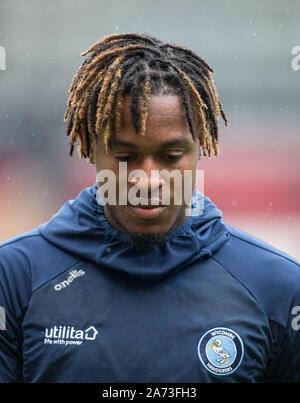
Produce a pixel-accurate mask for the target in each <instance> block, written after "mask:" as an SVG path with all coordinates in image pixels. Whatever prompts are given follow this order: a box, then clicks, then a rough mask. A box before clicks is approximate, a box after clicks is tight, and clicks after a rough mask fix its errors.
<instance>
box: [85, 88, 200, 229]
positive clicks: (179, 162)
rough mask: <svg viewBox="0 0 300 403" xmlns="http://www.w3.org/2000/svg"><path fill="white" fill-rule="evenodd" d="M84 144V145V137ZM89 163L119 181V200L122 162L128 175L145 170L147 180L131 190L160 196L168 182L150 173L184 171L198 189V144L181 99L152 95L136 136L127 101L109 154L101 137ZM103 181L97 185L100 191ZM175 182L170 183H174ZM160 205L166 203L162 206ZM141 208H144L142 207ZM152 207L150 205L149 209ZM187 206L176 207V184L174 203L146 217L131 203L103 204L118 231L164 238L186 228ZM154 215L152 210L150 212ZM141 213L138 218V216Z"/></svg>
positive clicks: (174, 96)
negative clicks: (190, 174) (144, 124)
mask: <svg viewBox="0 0 300 403" xmlns="http://www.w3.org/2000/svg"><path fill="white" fill-rule="evenodd" d="M80 137H81V141H83V140H84V139H83V136H80ZM91 149H92V153H91V160H92V161H93V162H94V163H95V165H96V171H97V173H98V172H99V171H100V170H103V169H110V170H111V171H113V172H114V174H115V176H116V178H117V183H116V184H117V199H118V188H119V181H118V178H119V162H120V161H123V162H124V161H125V162H127V172H128V175H129V174H130V172H132V171H133V170H137V169H141V170H143V171H144V172H145V173H146V175H147V177H148V181H145V180H143V179H142V178H141V179H140V182H139V179H137V180H134V179H133V180H132V181H131V182H130V183H128V189H127V190H128V192H129V191H130V188H131V187H132V186H134V185H135V184H136V183H137V182H138V183H139V185H140V186H141V188H142V189H143V191H144V192H146V193H147V194H148V195H149V199H150V190H151V186H152V189H156V190H157V191H158V193H159V192H160V191H161V187H162V185H163V183H164V179H162V178H160V177H157V176H155V177H152V178H151V171H152V170H159V171H160V170H163V169H165V170H167V171H169V172H170V171H173V170H179V171H180V172H181V173H182V178H183V171H184V170H191V171H192V172H193V179H192V188H193V189H194V187H195V179H196V169H197V165H198V160H199V143H198V140H196V141H195V140H194V139H193V137H192V134H191V132H190V130H189V126H188V124H187V121H186V119H185V117H184V113H183V109H182V104H181V99H180V97H179V96H178V95H155V96H152V97H151V102H150V110H149V114H148V118H147V127H146V134H145V135H144V136H141V135H139V134H138V135H137V134H136V133H135V130H134V127H133V125H132V122H131V114H130V98H129V97H128V96H127V97H125V99H124V105H123V109H122V119H121V130H120V132H119V134H117V135H116V136H115V138H113V139H112V141H111V142H110V146H109V152H108V153H106V152H105V147H104V143H103V138H102V137H101V138H100V139H98V141H97V142H94V143H93V144H92V147H91ZM102 184H103V183H100V182H98V187H100V186H101V185H102ZM171 184H172V181H171ZM161 204H162V203H161ZM139 207H143V206H141V205H140V206H139ZM144 207H148V212H149V207H151V206H149V205H148V206H145V205H144ZM186 207H187V206H186V205H185V204H181V205H175V204H174V186H173V185H172V186H171V187H170V204H169V205H165V206H163V207H158V209H159V211H158V213H157V214H158V215H157V214H156V215H155V217H153V218H152V217H151V213H150V218H149V217H148V216H147V215H146V217H144V215H145V214H144V211H145V209H137V208H133V207H132V206H130V205H129V203H128V204H127V205H105V206H104V215H105V217H106V219H107V220H108V222H109V223H110V224H111V225H112V226H113V227H114V228H116V229H117V230H119V231H121V232H122V231H124V230H125V231H127V232H131V233H139V234H143V235H149V234H165V233H167V232H168V231H170V230H173V229H175V228H177V227H179V226H180V225H182V224H183V223H184V222H185V221H186V220H187V218H188V216H186V214H185V210H186ZM152 211H154V210H152ZM139 213H140V214H139Z"/></svg>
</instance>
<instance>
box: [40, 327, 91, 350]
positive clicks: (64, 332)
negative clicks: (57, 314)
mask: <svg viewBox="0 0 300 403" xmlns="http://www.w3.org/2000/svg"><path fill="white" fill-rule="evenodd" d="M98 333H99V332H98V330H97V329H96V328H95V327H94V326H90V327H89V328H87V329H86V330H81V329H75V328H74V326H53V327H51V328H46V329H45V338H44V344H63V345H65V346H68V345H77V346H78V345H81V344H82V343H83V342H84V341H86V340H95V339H96V337H97V335H98Z"/></svg>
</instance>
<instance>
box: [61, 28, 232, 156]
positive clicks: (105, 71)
mask: <svg viewBox="0 0 300 403" xmlns="http://www.w3.org/2000/svg"><path fill="white" fill-rule="evenodd" d="M86 55H89V56H88V57H87V59H86V60H85V61H84V62H83V64H82V65H81V67H80V68H79V70H78V71H77V73H76V75H75V76H74V78H73V81H72V83H71V86H70V89H69V98H68V101H67V109H66V113H65V121H67V136H69V137H70V155H72V154H73V151H74V147H75V145H76V143H77V141H78V138H79V133H80V132H81V135H82V136H83V138H84V141H85V146H83V144H82V142H80V143H79V145H78V152H79V155H80V157H83V158H89V157H90V151H91V148H90V146H91V143H92V140H93V139H97V138H98V137H100V136H103V140H104V144H105V147H106V152H107V150H108V143H109V139H110V138H111V136H113V135H115V134H116V133H118V132H119V131H120V126H121V110H122V106H123V100H124V97H125V96H126V95H130V98H131V105H130V110H131V120H132V124H133V126H134V129H135V132H136V133H137V134H141V135H145V132H146V121H147V115H148V111H149V106H150V97H151V95H155V94H158V93H164V92H166V91H169V92H172V93H174V94H178V95H179V96H180V97H181V100H182V106H183V110H184V113H185V117H186V120H187V122H188V125H189V129H190V131H191V134H192V136H193V138H194V139H196V137H198V138H199V145H200V155H204V156H206V154H208V156H209V157H211V155H212V152H214V155H215V156H217V155H218V154H219V148H218V118H219V115H221V116H222V118H223V120H224V122H225V125H226V126H227V119H226V116H225V114H224V112H223V109H222V106H221V104H220V102H219V98H218V94H217V91H216V88H215V85H214V80H213V78H212V73H213V69H212V68H211V67H210V66H209V65H208V64H207V63H206V61H205V60H204V59H202V58H201V57H199V56H198V55H197V54H196V53H194V52H193V51H192V50H190V49H187V48H184V47H181V46H177V45H175V44H171V43H166V42H162V41H160V40H158V39H156V38H154V37H151V36H149V35H145V34H136V33H128V34H113V35H109V36H106V37H104V38H103V39H102V40H100V41H98V42H96V43H95V44H94V45H92V46H91V47H90V48H89V49H88V50H87V51H85V52H84V53H82V56H86ZM193 106H194V107H195V106H196V114H197V117H198V118H199V119H198V120H199V122H200V124H199V127H198V128H197V129H195V128H194V124H193V119H192V116H193V114H192V111H193V110H195V108H194V109H192V107H193Z"/></svg>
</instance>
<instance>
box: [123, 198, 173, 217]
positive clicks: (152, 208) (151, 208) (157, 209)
mask: <svg viewBox="0 0 300 403" xmlns="http://www.w3.org/2000/svg"><path fill="white" fill-rule="evenodd" d="M153 204H155V205H153ZM129 208H130V209H131V211H132V212H133V214H134V215H135V216H137V217H140V218H144V219H148V220H149V219H154V218H157V217H159V216H160V215H161V214H162V213H163V211H164V210H165V208H166V206H164V205H162V204H161V203H160V202H158V201H156V202H155V203H153V202H152V205H151V203H148V204H147V205H137V206H132V205H129Z"/></svg>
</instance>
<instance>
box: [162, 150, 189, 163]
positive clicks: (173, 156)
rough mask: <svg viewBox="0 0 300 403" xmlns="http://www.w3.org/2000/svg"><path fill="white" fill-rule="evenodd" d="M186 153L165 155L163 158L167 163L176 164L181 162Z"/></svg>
mask: <svg viewBox="0 0 300 403" xmlns="http://www.w3.org/2000/svg"><path fill="white" fill-rule="evenodd" d="M183 155H184V153H183V152H176V153H175V152H174V153H168V154H164V155H163V156H162V158H163V159H164V160H166V161H169V162H175V161H178V160H180V159H181V158H182V157H183Z"/></svg>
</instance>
